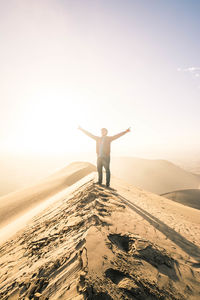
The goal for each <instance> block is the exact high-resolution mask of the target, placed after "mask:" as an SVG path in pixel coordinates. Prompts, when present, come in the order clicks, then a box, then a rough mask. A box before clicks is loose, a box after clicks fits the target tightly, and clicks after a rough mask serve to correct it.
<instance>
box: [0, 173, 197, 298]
mask: <svg viewBox="0 0 200 300" xmlns="http://www.w3.org/2000/svg"><path fill="white" fill-rule="evenodd" d="M112 185H113V187H114V188H115V189H116V190H108V189H106V188H105V187H100V186H98V185H96V184H94V182H91V181H90V182H86V183H85V185H83V186H82V187H79V188H78V189H77V190H75V191H74V192H73V193H72V194H71V195H69V196H68V197H66V198H65V199H61V200H58V201H57V202H56V203H54V204H53V205H51V206H49V208H48V209H46V210H45V211H43V212H41V213H40V214H38V215H37V216H36V217H35V218H34V219H33V221H32V222H30V223H29V224H28V225H27V226H26V227H25V228H24V229H23V230H21V231H20V232H19V233H17V234H16V235H15V236H14V237H13V238H12V239H10V240H8V241H7V242H6V243H4V244H3V245H2V246H1V247H0V255H1V259H0V267H1V274H2V276H1V278H0V291H1V292H0V298H1V299H2V300H5V299H41V300H43V299H46V300H47V299H69V300H70V299H113V300H115V299H174V300H177V299H179V300H184V299H185V300H186V299H191V300H192V299H193V300H194V299H199V296H200V290H199V280H200V273H199V270H200V242H199V241H200V221H199V215H198V211H197V210H196V209H192V208H189V207H185V206H183V205H181V204H179V203H174V202H173V201H171V200H168V199H166V198H163V197H160V196H157V195H154V194H152V193H149V192H145V191H143V190H141V189H137V188H134V187H133V186H131V185H129V184H126V183H125V182H123V181H122V180H119V179H116V178H113V179H112Z"/></svg>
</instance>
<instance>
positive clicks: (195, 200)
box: [162, 189, 200, 209]
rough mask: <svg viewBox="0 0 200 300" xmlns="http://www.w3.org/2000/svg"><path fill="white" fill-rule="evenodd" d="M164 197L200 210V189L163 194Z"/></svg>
mask: <svg viewBox="0 0 200 300" xmlns="http://www.w3.org/2000/svg"><path fill="white" fill-rule="evenodd" d="M162 196H163V197H166V198H168V199H171V200H174V201H176V202H179V203H181V204H183V205H187V206H190V207H193V208H196V209H200V189H189V190H181V191H174V192H171V193H167V194H163V195H162Z"/></svg>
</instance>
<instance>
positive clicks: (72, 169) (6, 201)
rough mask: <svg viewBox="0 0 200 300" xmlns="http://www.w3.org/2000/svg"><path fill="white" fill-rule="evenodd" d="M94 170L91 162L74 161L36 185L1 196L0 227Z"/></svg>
mask: <svg viewBox="0 0 200 300" xmlns="http://www.w3.org/2000/svg"><path fill="white" fill-rule="evenodd" d="M94 170H95V167H94V166H93V165H92V164H89V163H85V162H75V163H72V164H70V165H68V166H67V167H65V168H64V169H62V170H60V171H58V172H57V173H55V174H53V175H51V176H49V177H47V178H46V179H44V180H43V181H40V182H39V183H38V184H37V185H34V186H31V187H29V188H26V189H23V190H20V191H17V192H14V193H10V194H8V195H6V196H3V197H1V198H0V227H1V226H3V225H6V224H8V223H9V222H10V221H11V220H13V219H14V218H16V217H19V216H20V215H21V214H23V213H24V212H25V211H27V210H29V209H31V208H33V207H35V206H36V205H38V204H39V203H41V202H43V201H44V200H45V199H47V198H49V197H50V196H53V195H55V194H57V193H58V192H60V191H62V190H63V189H64V188H66V187H68V186H70V185H72V184H73V183H75V182H76V181H78V180H79V179H81V178H82V177H84V176H86V175H87V174H89V173H91V172H92V171H94Z"/></svg>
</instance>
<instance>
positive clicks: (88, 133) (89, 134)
mask: <svg viewBox="0 0 200 300" xmlns="http://www.w3.org/2000/svg"><path fill="white" fill-rule="evenodd" d="M78 129H79V130H81V131H82V132H83V133H85V134H86V135H87V136H89V137H90V138H92V139H93V140H97V138H98V137H97V136H96V135H94V134H92V133H90V132H89V131H87V130H85V129H83V128H82V127H80V126H79V127H78Z"/></svg>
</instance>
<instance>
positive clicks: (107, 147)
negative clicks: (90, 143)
mask: <svg viewBox="0 0 200 300" xmlns="http://www.w3.org/2000/svg"><path fill="white" fill-rule="evenodd" d="M81 130H82V131H83V132H84V133H85V134H87V135H88V136H89V137H91V138H92V139H94V140H95V141H96V152H97V155H99V152H100V145H101V140H102V137H101V136H96V135H93V134H91V133H90V132H88V131H87V130H85V129H81ZM126 132H127V131H122V132H120V133H118V134H116V135H113V136H105V137H104V138H105V141H104V151H103V152H104V154H105V155H106V156H110V144H111V142H112V141H114V140H116V139H118V138H119V137H121V136H122V135H124V134H125V133H126Z"/></svg>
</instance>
